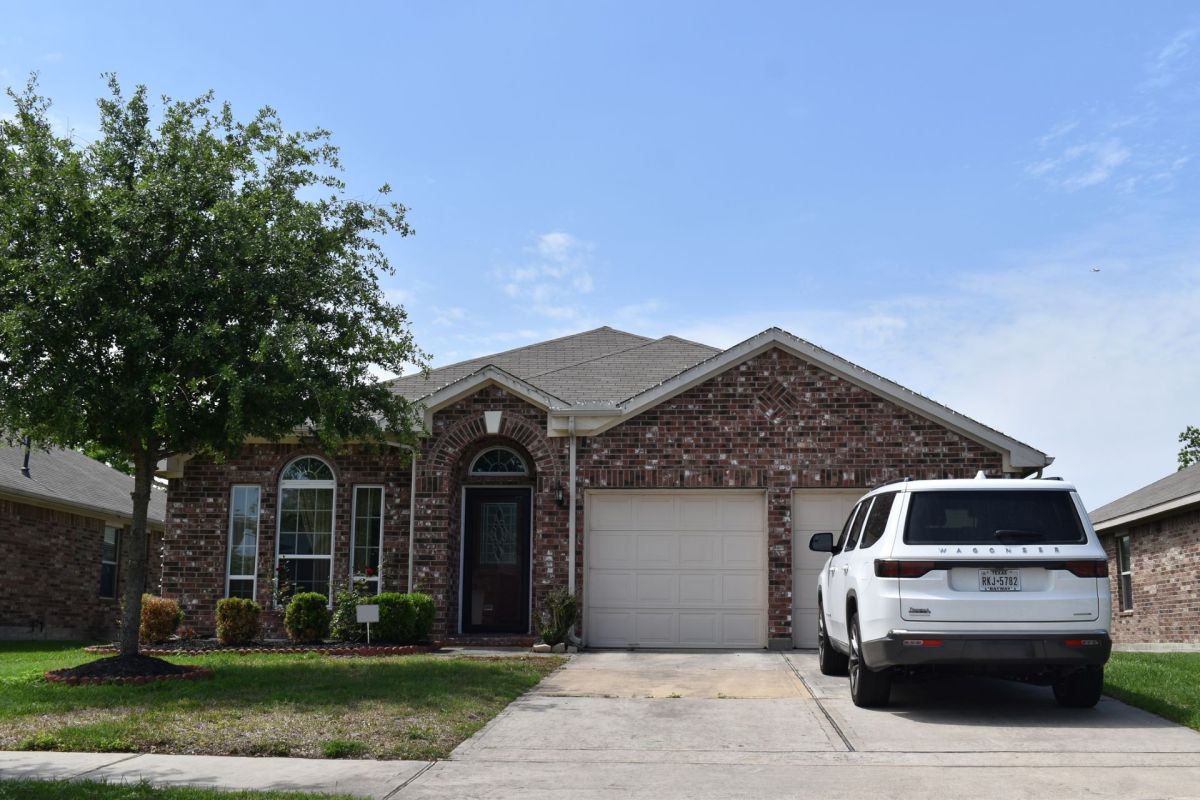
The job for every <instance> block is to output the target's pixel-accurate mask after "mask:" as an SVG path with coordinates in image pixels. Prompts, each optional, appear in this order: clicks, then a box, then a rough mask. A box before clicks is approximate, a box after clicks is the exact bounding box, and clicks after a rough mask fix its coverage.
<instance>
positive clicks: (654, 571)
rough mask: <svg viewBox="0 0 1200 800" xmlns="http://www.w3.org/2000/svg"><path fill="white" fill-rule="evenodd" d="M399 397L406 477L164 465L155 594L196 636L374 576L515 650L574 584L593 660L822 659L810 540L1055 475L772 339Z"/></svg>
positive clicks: (269, 617) (465, 373)
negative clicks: (949, 481)
mask: <svg viewBox="0 0 1200 800" xmlns="http://www.w3.org/2000/svg"><path fill="white" fill-rule="evenodd" d="M392 386H393V388H394V390H395V391H396V392H398V393H400V394H402V395H403V396H405V397H407V398H409V399H410V400H413V401H416V402H419V403H420V404H421V405H422V406H423V407H424V409H425V410H424V414H425V424H426V427H427V429H428V435H427V437H426V438H425V439H424V440H423V442H422V443H421V446H420V452H419V453H418V454H417V456H416V459H417V460H416V465H415V468H412V467H410V462H409V454H408V452H407V451H406V450H404V449H403V448H400V447H392V448H388V449H385V450H384V451H383V452H372V451H371V450H369V449H367V448H364V447H351V448H349V449H348V450H347V451H346V452H344V453H340V454H335V453H323V452H320V451H319V450H318V449H316V447H315V445H313V444H312V443H311V442H307V441H302V440H300V439H291V440H288V441H286V442H282V443H261V442H258V443H255V442H251V443H248V444H247V445H246V446H245V448H244V450H243V452H242V453H241V454H240V455H239V456H237V457H235V458H232V459H229V460H226V461H224V462H221V463H217V462H215V461H214V460H211V459H208V458H192V459H188V458H175V459H171V460H169V461H168V463H167V464H166V466H165V469H164V470H163V471H162V474H164V475H166V476H168V477H169V478H170V487H169V500H168V511H167V530H166V536H165V541H164V566H163V593H164V595H166V596H170V597H176V598H179V599H180V600H181V601H182V603H183V605H184V608H185V610H186V612H187V613H188V615H189V619H190V620H193V623H192V624H194V625H196V626H197V627H198V628H200V627H201V626H204V627H205V628H207V629H208V630H211V627H212V616H213V612H214V608H215V605H216V602H217V600H218V599H220V598H221V597H224V596H226V595H241V596H247V597H254V598H256V599H257V600H258V601H259V602H260V603H262V604H263V605H264V606H267V607H271V606H272V605H273V602H272V576H273V575H274V574H275V572H276V570H277V569H281V570H282V572H283V573H284V574H286V575H287V576H288V578H289V581H290V583H291V584H292V585H294V586H296V587H299V588H304V589H313V590H316V591H319V592H323V593H332V592H335V591H337V590H340V589H341V588H344V587H347V586H348V585H349V584H350V581H351V575H353V574H359V575H364V576H366V573H367V571H368V569H369V570H370V571H371V572H372V573H374V574H372V575H370V576H369V578H370V583H371V587H372V588H381V589H383V590H389V591H405V590H407V589H409V588H415V589H419V590H420V591H424V592H428V593H429V594H431V595H432V596H433V598H434V601H435V603H436V608H437V619H436V623H435V634H436V635H438V636H450V637H478V636H499V635H503V634H515V635H517V636H526V635H528V633H529V631H530V630H531V613H532V610H533V609H536V607H537V605H536V604H537V602H538V599H539V598H540V597H541V596H542V595H543V594H544V592H545V591H546V590H547V589H548V588H550V587H564V588H568V589H575V590H578V591H580V592H581V593H582V597H583V607H584V617H583V625H582V633H583V636H584V638H585V641H586V642H587V643H588V644H590V645H593V646H616V647H628V646H634V647H738V648H744V647H766V646H771V647H791V646H793V644H795V645H797V646H812V645H813V644H814V642H815V633H816V621H815V620H816V616H815V614H816V609H815V606H816V588H815V587H816V583H815V579H816V575H817V573H818V572H819V570H820V569H821V565H822V562H823V559H822V558H821V556H820V555H819V554H815V553H811V552H810V551H809V550H808V547H807V542H808V537H809V534H810V533H812V532H815V531H817V530H837V529H839V528H840V527H841V525H842V523H843V521H844V517H845V515H846V513H847V511H848V510H849V509H850V508H851V507H852V506H853V503H854V502H855V500H856V499H857V498H858V497H860V496H861V495H862V494H863V493H864V492H866V491H867V490H868V489H870V488H871V487H874V486H877V485H879V484H880V483H883V482H885V481H889V480H895V479H899V478H902V477H905V476H908V477H912V478H943V477H970V476H974V475H975V474H976V472H978V471H979V470H984V471H986V472H987V474H989V475H993V476H997V477H999V476H1001V475H1012V476H1023V475H1027V474H1030V473H1033V472H1036V471H1037V470H1039V469H1041V468H1042V467H1044V466H1046V465H1047V464H1049V463H1050V461H1051V459H1050V458H1049V457H1048V456H1046V454H1045V453H1042V452H1040V451H1038V450H1035V449H1034V448H1032V447H1029V446H1028V445H1025V444H1022V443H1021V442H1018V441H1016V440H1015V439H1012V438H1010V437H1008V436H1006V435H1004V434H1002V433H1000V432H999V431H996V430H993V429H991V428H988V427H986V426H984V425H982V424H980V423H978V422H976V421H974V420H971V419H969V418H967V417H965V416H963V415H961V414H959V413H957V412H955V411H952V410H951V409H949V408H946V407H945V406H943V405H940V404H938V403H935V402H933V401H932V400H929V399H928V398H926V397H923V396H921V395H919V394H916V393H914V392H912V391H909V390H908V389H905V388H904V387H902V386H898V385H897V384H895V383H892V382H891V381H889V380H887V379H885V378H882V377H880V376H878V375H875V374H874V373H871V372H868V371H867V370H865V369H862V368H861V367H858V366H855V365H854V364H851V363H850V362H848V361H846V360H844V359H842V358H839V357H838V356H835V355H833V354H832V353H829V352H826V351H824V350H822V349H820V348H818V347H816V346H814V345H812V344H810V343H809V342H806V341H804V340H802V339H799V338H797V337H795V336H792V335H791V334H789V333H786V332H784V331H782V330H779V329H777V328H772V329H770V330H767V331H764V332H763V333H761V334H759V335H757V336H755V337H753V338H751V339H749V340H747V341H745V342H743V343H741V344H739V345H736V346H735V347H732V348H730V349H728V350H719V349H717V348H713V347H708V346H705V345H702V344H697V343H695V342H690V341H686V340H684V339H680V338H677V337H674V336H667V337H664V338H661V339H650V338H646V337H643V336H636V335H634V334H630V333H624V332H622V331H617V330H613V329H611V328H599V329H597V330H593V331H588V332H586V333H580V334H576V335H574V336H567V337H564V338H561V339H555V340H552V341H548V342H542V343H540V344H535V345H531V346H529V347H522V348H520V349H516V350H510V351H508V352H504V353H499V354H496V355H492V356H485V357H483V358H476V359H473V360H470V361H466V362H463V363H461V364H454V365H451V366H447V367H442V368H440V369H435V370H433V371H432V372H431V373H430V374H429V375H428V376H427V377H425V376H421V375H413V376H406V377H402V378H399V379H396V380H395V381H394V382H393V383H392ZM571 508H574V509H575V512H576V513H575V514H574V515H572V514H571V513H570V511H569V509H571ZM572 543H573V545H572ZM265 617H266V621H267V624H268V625H270V626H272V629H273V630H276V631H277V630H278V629H279V627H278V626H279V621H278V620H279V613H278V611H277V610H276V611H272V612H269V613H268V614H266V615H265Z"/></svg>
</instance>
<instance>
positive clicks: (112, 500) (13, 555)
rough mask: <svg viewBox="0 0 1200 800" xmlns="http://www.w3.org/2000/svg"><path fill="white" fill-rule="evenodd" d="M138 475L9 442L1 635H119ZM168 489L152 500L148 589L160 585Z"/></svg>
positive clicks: (2, 450)
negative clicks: (124, 561) (125, 554)
mask: <svg viewBox="0 0 1200 800" xmlns="http://www.w3.org/2000/svg"><path fill="white" fill-rule="evenodd" d="M132 492H133V478H131V477H130V476H128V475H126V474H124V473H123V472H118V471H117V470H115V469H113V468H112V467H109V466H108V465H106V464H102V463H100V462H99V461H95V460H93V459H91V458H88V457H87V456H85V455H83V454H82V453H78V452H76V451H74V450H62V449H57V448H54V449H50V450H41V449H38V448H36V447H35V448H31V449H29V450H26V448H24V447H9V446H7V445H5V444H3V443H2V442H0V542H3V544H4V558H3V559H0V639H98V638H104V637H110V636H112V635H113V634H115V632H116V628H117V618H118V615H119V603H120V597H121V590H122V588H123V586H124V575H123V574H122V572H121V566H120V564H121V554H122V549H123V547H124V545H125V541H126V537H127V536H128V535H129V530H130V526H131V524H132V515H133V500H132V498H131V494H132ZM166 506H167V503H166V492H164V491H162V490H160V489H159V490H155V491H154V492H153V494H152V495H151V498H150V510H149V520H148V522H149V528H150V532H149V536H150V542H149V548H148V551H147V552H148V563H147V567H148V573H147V576H146V591H148V592H158V590H159V583H160V581H161V576H160V570H159V567H160V565H161V557H160V553H161V549H162V531H163V517H164V515H165V512H166Z"/></svg>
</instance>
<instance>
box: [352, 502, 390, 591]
mask: <svg viewBox="0 0 1200 800" xmlns="http://www.w3.org/2000/svg"><path fill="white" fill-rule="evenodd" d="M382 506H383V489H382V488H380V487H369V486H362V487H357V488H356V489H355V490H354V554H353V558H354V562H353V570H354V573H355V574H357V575H362V574H363V573H365V572H366V570H367V569H368V568H370V569H372V570H374V569H378V567H379V541H380V538H381V536H382V527H383V518H382V516H381V511H382Z"/></svg>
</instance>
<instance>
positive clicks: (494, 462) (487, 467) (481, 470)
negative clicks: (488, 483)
mask: <svg viewBox="0 0 1200 800" xmlns="http://www.w3.org/2000/svg"><path fill="white" fill-rule="evenodd" d="M471 474H472V475H528V474H529V470H528V469H526V468H525V461H524V460H523V459H522V458H521V457H520V456H519V455H517V453H516V451H514V450H509V449H508V448H507V447H493V448H491V449H490V450H484V451H483V452H482V453H480V454H479V455H477V456H476V457H475V460H474V461H473V462H471Z"/></svg>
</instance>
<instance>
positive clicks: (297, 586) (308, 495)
mask: <svg viewBox="0 0 1200 800" xmlns="http://www.w3.org/2000/svg"><path fill="white" fill-rule="evenodd" d="M333 493H334V479H333V470H332V469H330V468H329V465H328V464H326V463H325V462H324V461H322V460H321V459H319V458H314V457H312V456H306V457H304V458H300V459H297V460H296V461H293V462H292V463H291V464H289V465H288V466H287V468H286V469H285V470H284V471H283V474H282V475H281V476H280V480H279V536H278V537H277V541H278V544H277V547H278V561H277V562H276V573H277V580H278V584H277V585H278V586H279V589H280V591H279V594H280V595H281V597H280V599H281V600H283V601H284V602H286V599H287V597H290V596H291V595H292V594H295V593H296V592H318V593H319V594H323V595H325V596H326V597H329V589H330V585H329V584H330V580H331V577H332V574H333Z"/></svg>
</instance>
